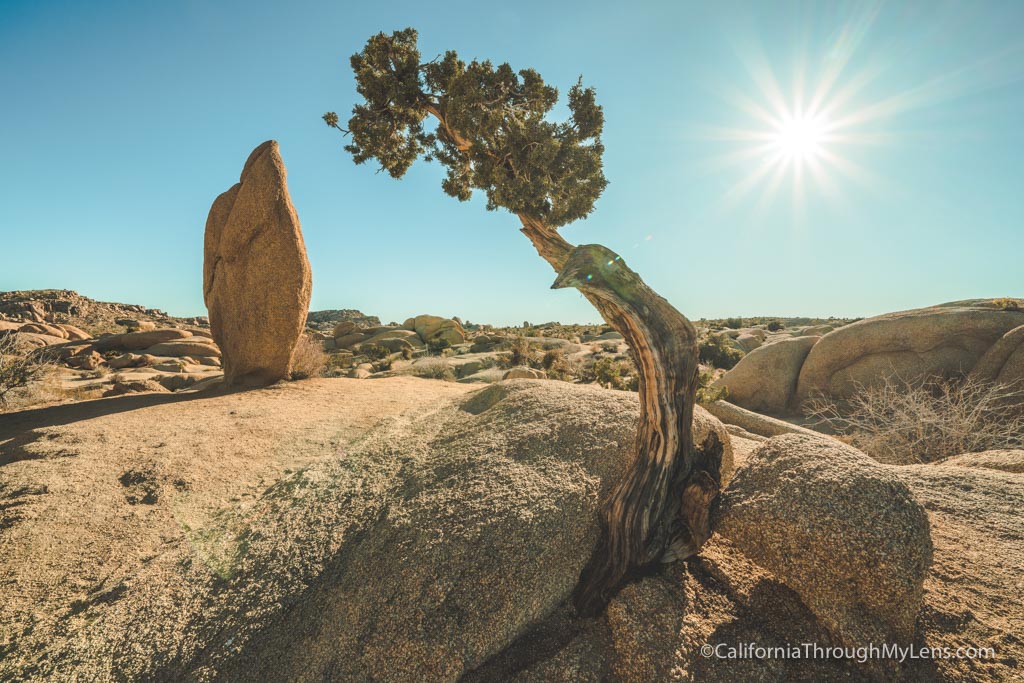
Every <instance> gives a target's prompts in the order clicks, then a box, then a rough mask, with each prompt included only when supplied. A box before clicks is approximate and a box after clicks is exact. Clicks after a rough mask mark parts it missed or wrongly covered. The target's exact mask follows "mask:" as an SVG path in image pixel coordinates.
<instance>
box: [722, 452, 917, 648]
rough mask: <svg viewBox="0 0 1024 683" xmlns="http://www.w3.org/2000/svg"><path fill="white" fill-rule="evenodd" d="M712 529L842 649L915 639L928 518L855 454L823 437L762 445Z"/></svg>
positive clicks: (902, 488) (887, 473)
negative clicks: (788, 593) (794, 598)
mask: <svg viewBox="0 0 1024 683" xmlns="http://www.w3.org/2000/svg"><path fill="white" fill-rule="evenodd" d="M715 530H716V532H717V533H719V534H720V535H721V536H722V537H724V538H725V539H727V540H729V541H731V542H732V543H733V544H735V546H736V547H737V548H739V549H740V550H741V551H742V552H743V553H744V554H745V555H746V556H747V557H749V558H750V559H751V560H753V561H754V562H755V563H757V564H758V565H760V566H762V567H764V568H765V569H767V570H769V571H770V572H772V573H773V574H775V575H776V576H777V577H778V578H779V580H781V581H782V583H784V584H786V585H787V586H789V587H790V588H792V589H793V590H794V591H796V593H797V594H798V595H799V596H800V597H801V599H802V600H803V602H804V603H805V604H806V605H807V606H808V607H809V608H810V609H811V611H812V612H813V613H814V614H815V615H816V616H817V618H818V619H819V620H820V622H821V623H822V625H823V626H825V628H827V629H828V630H829V631H830V632H831V633H832V634H833V636H835V637H836V638H837V639H838V641H839V642H840V643H843V644H845V645H847V646H850V647H858V646H863V645H865V644H867V643H903V644H907V643H909V642H910V640H911V638H912V637H913V634H914V626H915V621H916V619H917V614H918V612H919V611H920V609H921V604H922V596H923V590H924V588H923V587H924V580H925V577H926V576H927V574H928V569H929V566H930V564H931V560H932V542H931V537H930V535H929V526H928V516H927V514H926V513H925V511H924V508H922V507H921V505H920V504H919V503H918V502H917V501H916V500H915V499H914V497H913V496H912V495H911V492H910V491H909V490H908V488H907V487H906V485H905V484H904V483H903V482H901V481H900V480H899V479H898V478H897V477H896V475H895V473H894V472H893V471H892V470H891V469H887V468H886V467H885V466H883V465H879V464H878V463H876V462H875V461H873V460H872V459H871V458H869V457H868V456H866V455H864V454H863V453H861V452H860V451H858V450H856V449H854V448H852V447H850V446H846V445H845V444H842V443H840V442H838V441H836V440H834V439H830V438H828V437H809V436H805V435H800V434H790V435H785V436H779V437H775V438H773V439H771V440H769V441H767V442H766V443H765V444H764V445H763V446H761V447H760V448H759V449H758V450H757V451H755V452H754V453H753V454H752V455H751V456H750V458H749V459H748V460H747V462H746V463H745V464H744V465H743V466H742V467H740V468H739V470H738V471H737V472H736V476H735V477H734V478H733V481H732V484H731V485H730V486H729V488H728V489H727V490H726V491H725V492H724V493H723V494H722V503H721V507H720V508H719V516H718V518H717V520H716V526H715ZM882 568H884V571H880V569H882Z"/></svg>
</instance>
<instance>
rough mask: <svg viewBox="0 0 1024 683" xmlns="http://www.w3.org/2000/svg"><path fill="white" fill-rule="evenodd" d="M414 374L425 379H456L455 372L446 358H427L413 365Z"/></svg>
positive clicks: (452, 380) (449, 380)
mask: <svg viewBox="0 0 1024 683" xmlns="http://www.w3.org/2000/svg"><path fill="white" fill-rule="evenodd" d="M412 374H414V375H416V376H417V377H423V378H425V379H443V380H445V381H447V382H454V381H455V372H453V371H452V368H451V365H449V364H448V361H446V360H445V359H444V358H425V359H423V360H422V361H420V362H419V363H416V364H415V365H413V366H412Z"/></svg>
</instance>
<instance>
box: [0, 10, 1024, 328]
mask: <svg viewBox="0 0 1024 683" xmlns="http://www.w3.org/2000/svg"><path fill="white" fill-rule="evenodd" d="M1022 25H1024V3H1019V2H1004V3H996V2H967V3H940V2H932V1H929V2H919V3H914V2H900V3H890V4H875V3H850V4H845V3H835V2H830V3H820V4H815V3H785V2H751V3H718V2H715V3H711V2H708V3H688V2H678V1H672V2H639V3H624V2H607V3H602V2H579V3H573V2H551V1H550V0H548V1H547V2H532V1H528V2H517V3H497V2H494V3H491V2H458V1H453V2H447V3H444V4H443V6H442V5H438V4H437V3H422V2H417V3H413V2H402V1H395V2H388V3H366V2H362V3H349V2H307V1H303V0H299V1H295V2H288V3H284V2H265V1H261V0H246V1H244V2H235V1H228V2H216V1H212V0H194V1H187V2H174V1H168V2H163V3H150V2H137V1H136V2H102V1H99V0H98V1H96V2H88V3H85V2H58V1H51V2H28V1H24V2H22V1H19V0H0V92H2V93H3V105H2V106H0V129H2V130H3V131H4V145H3V148H4V152H5V154H4V160H3V162H2V163H0V188H2V189H0V238H2V242H0V243H2V256H0V290H9V289H37V288H69V289H76V290H78V291H79V292H81V293H83V294H85V295H87V296H91V297H93V298H97V299H103V300H115V301H125V302H131V303H142V304H145V305H147V306H154V307H159V308H163V309H165V310H168V311H170V312H171V313H173V314H178V315H194V314H201V313H203V312H204V307H203V302H202V241H203V229H204V225H205V221H206V215H207V212H208V211H209V206H210V204H211V202H212V201H213V199H214V198H215V197H216V196H217V195H218V194H219V193H220V192H222V191H224V190H225V189H227V188H228V187H229V186H230V185H231V184H233V183H234V182H236V181H237V177H238V174H239V172H240V170H241V166H242V163H243V162H244V161H245V158H246V156H247V155H248V153H249V151H251V149H252V148H253V147H255V146H256V145H258V144H259V143H260V142H262V141H264V140H266V139H270V138H273V139H276V140H278V141H279V142H280V144H281V150H282V154H283V156H284V160H285V163H286V164H287V166H288V170H289V185H290V190H291V194H292V199H293V201H294V203H295V206H296V208H297V210H298V213H299V218H300V220H301V222H302V227H303V231H304V234H305V239H306V246H307V249H308V251H309V255H310V261H311V263H312V267H313V281H314V289H313V302H312V307H313V308H314V309H322V308H358V309H360V310H362V311H364V312H366V313H371V314H376V315H379V316H380V317H381V318H382V319H384V320H385V321H388V320H399V321H400V320H402V319H404V318H405V317H407V316H410V315H415V314H419V313H435V314H441V315H459V316H461V317H462V318H463V319H469V320H472V321H480V322H493V323H519V322H521V321H522V320H524V319H527V320H531V321H533V322H541V321H547V320H561V321H564V322H582V321H595V320H597V319H598V317H597V315H596V313H595V312H594V311H593V310H592V309H591V308H590V307H589V305H588V304H587V303H586V301H585V300H583V299H582V298H581V297H580V296H579V294H578V293H576V292H574V291H572V290H558V291H552V290H550V289H548V287H549V285H550V283H551V282H552V281H553V279H554V274H553V272H552V271H551V270H550V267H549V266H548V265H547V264H546V263H545V262H543V261H542V260H541V259H540V258H539V257H538V256H537V255H536V254H535V252H534V251H533V249H532V247H531V246H530V244H529V242H528V241H527V240H526V238H525V237H523V236H522V235H521V234H520V233H519V232H518V230H517V225H518V222H517V220H516V219H515V217H513V216H511V215H509V214H507V213H504V212H487V211H486V210H485V208H484V202H483V200H482V199H481V198H474V200H472V201H471V202H468V203H459V202H457V201H456V200H454V199H451V198H449V197H447V196H445V195H444V194H443V193H442V192H441V190H440V187H439V184H440V179H441V170H440V168H439V167H438V166H437V165H436V164H423V163H418V164H417V165H416V166H414V168H413V169H412V170H411V171H410V172H409V174H408V175H407V176H406V178H404V179H403V180H401V181H395V180H393V179H391V178H390V177H388V176H387V175H385V174H377V173H374V169H373V168H371V167H370V166H368V165H364V166H355V165H354V164H353V163H352V161H351V159H350V158H349V156H348V155H347V153H345V152H344V151H343V149H342V144H343V140H342V139H341V137H340V136H339V135H338V134H337V133H336V132H335V131H331V130H329V129H328V128H327V127H326V126H324V124H323V122H322V121H321V120H320V116H321V115H322V114H323V113H324V112H325V111H328V110H334V111H337V112H338V113H339V114H340V115H341V116H342V119H343V120H345V119H347V116H348V113H349V111H350V109H351V107H352V105H353V104H354V103H355V101H356V93H355V89H354V82H353V79H352V75H351V71H350V69H349V67H348V57H349V56H350V55H351V54H352V53H353V52H356V51H358V50H359V49H360V48H361V47H362V45H363V44H364V43H365V40H366V38H367V37H369V36H370V35H371V34H373V33H376V32H378V31H388V32H390V31H392V30H395V29H399V28H404V27H406V26H413V27H415V28H417V29H418V30H419V32H420V47H421V51H422V52H423V54H424V56H425V57H427V58H429V57H433V56H435V55H437V54H439V53H441V52H442V51H444V50H446V49H455V50H457V51H458V52H459V54H460V56H462V57H463V58H466V59H469V58H473V57H478V58H482V59H483V58H488V59H491V60H492V61H495V62H499V61H508V62H509V63H510V64H511V65H512V66H513V67H515V68H524V67H533V68H535V69H537V70H538V71H539V72H540V73H541V74H542V75H543V76H544V77H545V78H546V79H547V80H548V82H550V83H552V84H554V85H556V86H558V87H559V88H560V89H561V91H562V92H563V93H564V92H565V90H566V89H567V88H568V86H570V85H571V84H572V83H573V82H575V80H576V78H577V76H578V75H580V74H582V75H583V77H584V81H585V82H586V83H587V84H590V85H593V86H595V87H596V88H597V92H598V101H599V102H600V103H601V104H602V105H603V106H604V108H605V115H606V128H605V135H604V142H605V146H606V149H607V151H606V155H605V171H606V174H607V176H608V179H609V181H610V185H609V187H608V189H607V190H606V191H605V194H604V195H603V196H602V198H601V199H600V200H599V201H598V203H597V207H596V211H595V212H594V214H593V215H592V216H591V217H590V218H589V219H588V220H586V221H580V222H578V223H575V224H573V225H569V226H566V227H564V228H563V229H562V233H563V235H565V237H566V238H567V239H569V240H570V241H572V242H577V243H591V242H597V243H602V244H605V245H606V246H608V247H609V248H612V249H614V250H616V251H618V252H619V253H620V254H622V256H623V258H624V259H625V260H626V261H627V263H629V264H630V266H631V267H633V268H634V269H635V270H637V271H638V272H640V273H641V275H643V276H644V278H645V279H646V280H647V281H648V282H649V283H650V284H651V285H652V286H653V287H654V288H655V289H656V290H657V291H658V292H660V293H661V294H662V295H664V296H665V297H666V298H667V299H669V301H671V302H672V303H673V304H675V305H676V307H677V308H679V309H680V310H681V311H682V312H683V313H685V314H686V315H688V316H690V317H691V318H700V317H720V316H727V315H813V316H828V315H836V316H862V315H872V314H877V313H882V312H886V311H891V310H900V309H905V308H911V307H917V306H922V305H928V304H932V303H939V302H943V301H949V300H955V299H963V298H974V297H994V296H1007V295H1015V296H1024V269H1022V267H1021V262H1022V256H1024V165H1022V161H1021V160H1022V158H1024V126H1022V125H1021V121H1024V37H1022V35H1021V33H1020V27H1021V26H1022ZM801 74H802V76H801ZM833 76H834V78H832V79H831V81H829V78H830V77H833ZM823 81H826V82H831V83H832V86H831V87H830V88H828V89H826V91H825V96H824V97H823V98H822V102H823V104H822V106H823V107H829V106H831V109H829V110H828V117H827V118H822V119H820V120H819V119H815V120H816V121H817V123H816V124H815V125H816V126H818V128H819V129H820V128H821V126H823V125H825V126H834V125H838V123H840V122H842V123H843V126H842V127H840V128H836V129H835V131H834V134H832V133H830V136H829V138H828V139H826V138H824V137H823V138H821V139H817V140H816V141H815V145H816V146H815V150H816V151H815V153H814V154H811V155H809V157H808V158H806V159H805V158H804V157H801V159H804V160H803V161H795V160H794V159H793V158H792V157H789V165H788V166H785V167H781V168H782V170H781V171H778V172H776V171H775V170H773V169H775V168H780V167H771V166H770V162H771V160H772V159H773V158H777V157H773V156H772V155H773V154H774V152H761V151H759V150H760V147H759V146H761V145H766V144H767V145H769V146H770V145H771V144H773V143H772V140H773V136H777V135H778V133H777V132H773V131H774V129H773V128H772V126H771V125H770V123H769V122H768V121H763V120H761V119H759V118H758V116H757V112H758V111H762V110H768V111H769V112H771V111H773V109H772V107H773V103H776V104H777V103H783V104H784V105H785V108H787V109H789V110H790V111H791V112H792V111H795V106H796V102H797V101H798V100H801V99H802V101H804V103H805V104H807V103H809V101H810V100H811V99H813V94H814V93H815V92H818V85H820V84H821V83H822V82H823ZM801 83H802V84H803V85H802V87H801ZM801 92H802V93H803V97H802V98H801V97H800V95H799V93H801ZM773 93H774V99H773ZM823 121H824V122H825V123H822V122H823ZM819 134H820V133H816V135H819ZM766 140H767V143H766ZM779 144H781V143H779ZM819 151H820V152H821V154H820V155H819V154H818V152H819ZM811 162H815V163H816V165H817V166H818V167H819V171H817V172H816V173H812V171H811V166H812V165H814V164H812V163H811ZM762 168H766V169H768V170H769V172H766V173H764V174H761V175H760V176H759V170H760V169H762ZM798 168H799V169H802V170H801V173H800V174H799V176H800V177H799V179H798V174H797V169H798ZM752 178H753V179H752ZM797 188H801V190H800V193H799V194H798V193H797Z"/></svg>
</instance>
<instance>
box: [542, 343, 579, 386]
mask: <svg viewBox="0 0 1024 683" xmlns="http://www.w3.org/2000/svg"><path fill="white" fill-rule="evenodd" d="M541 366H542V367H543V368H544V370H545V372H547V374H548V377H549V378H551V379H558V380H562V381H563V382H565V381H571V380H573V379H575V378H576V375H577V374H578V371H579V368H578V365H577V364H574V363H573V362H572V361H571V360H569V357H568V356H567V355H566V354H565V351H564V350H563V349H551V350H550V351H548V352H546V353H545V354H544V357H543V358H542V359H541Z"/></svg>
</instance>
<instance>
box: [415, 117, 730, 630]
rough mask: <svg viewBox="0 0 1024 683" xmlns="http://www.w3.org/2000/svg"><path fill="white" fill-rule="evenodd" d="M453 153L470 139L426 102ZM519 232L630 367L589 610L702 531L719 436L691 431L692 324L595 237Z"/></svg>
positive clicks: (586, 603)
mask: <svg viewBox="0 0 1024 683" xmlns="http://www.w3.org/2000/svg"><path fill="white" fill-rule="evenodd" d="M426 111H427V113H429V114H431V115H433V116H434V117H436V118H437V120H438V122H439V124H440V127H441V129H442V130H443V131H445V132H446V133H447V134H448V135H449V136H450V137H451V139H452V140H453V141H455V143H456V146H457V147H458V148H459V149H460V150H461V151H463V152H466V151H468V150H469V149H470V148H471V146H472V142H471V141H470V140H468V139H466V138H465V137H463V136H462V135H460V134H459V133H458V131H454V130H452V129H451V128H450V127H449V126H448V123H447V121H446V119H445V117H444V116H443V115H442V112H441V111H439V110H438V108H436V107H432V106H428V107H426ZM519 220H520V222H521V223H522V225H523V227H522V232H523V234H525V235H526V236H527V237H528V238H529V239H530V242H532V243H533V246H534V248H535V249H536V250H537V253H538V254H540V256H541V257H542V258H543V259H544V260H546V261H547V262H548V263H550V264H551V267H552V268H554V269H555V271H556V272H557V273H558V277H557V278H556V280H555V283H554V284H553V285H552V287H553V288H562V287H575V288H577V289H578V290H580V292H581V293H582V294H583V295H584V296H585V297H586V298H587V300H588V301H590V303H591V304H593V306H594V307H595V308H596V309H597V310H598V312H599V313H600V314H601V317H603V318H604V319H605V321H607V322H608V324H610V325H611V326H612V327H613V328H615V330H617V331H618V332H619V333H620V334H622V336H623V337H624V338H625V339H626V342H627V343H628V344H629V348H630V353H631V354H632V356H633V360H634V362H635V363H636V366H637V368H638V370H639V372H640V423H639V427H638V429H637V436H636V441H635V444H634V448H633V451H634V456H633V459H632V461H631V462H630V465H629V468H628V469H627V470H626V473H625V475H624V476H623V478H622V480H621V481H620V482H618V483H617V485H616V486H615V489H614V490H613V492H612V494H611V496H610V497H609V499H608V501H607V502H606V504H605V506H604V509H603V512H602V515H603V523H604V535H603V541H602V545H601V547H599V548H598V549H597V550H596V552H595V553H594V556H593V557H592V559H591V561H590V564H589V565H588V567H587V569H586V570H585V571H584V574H583V576H582V577H581V580H580V585H579V587H578V590H577V598H576V603H577V608H578V609H579V610H580V611H581V612H583V613H595V612H598V611H600V610H601V609H603V608H604V606H605V605H606V604H607V601H608V600H609V599H610V598H611V597H612V594H613V591H614V590H615V589H616V588H617V587H618V586H619V585H620V584H621V583H622V581H623V580H624V579H625V578H627V577H628V576H629V575H630V574H633V573H636V572H639V571H642V570H644V569H646V568H647V567H649V566H651V565H652V564H654V563H656V562H668V561H673V560H681V559H685V558H687V557H690V556H691V555H694V554H696V553H697V551H698V550H699V549H700V547H701V546H702V545H703V544H704V542H705V541H706V540H707V539H708V538H709V537H710V535H711V529H710V526H709V521H708V520H709V517H710V507H711V504H712V502H713V501H714V499H715V497H716V496H717V495H718V491H719V488H720V485H721V480H720V469H721V458H722V444H721V443H719V442H718V440H717V437H714V436H713V435H712V436H711V437H709V440H708V442H706V443H705V444H702V447H701V448H700V449H699V450H698V449H695V448H694V444H693V437H692V431H691V429H692V422H693V407H694V404H695V403H696V393H697V363H698V352H697V333H696V330H695V329H694V327H693V325H692V324H691V323H690V321H689V320H687V319H686V317H685V316H683V315H682V314H681V313H680V312H679V311H677V310H676V309H675V308H674V307H673V306H672V305H671V304H669V303H668V302H667V301H666V300H665V299H664V298H662V297H661V296H659V295H658V294H657V293H656V292H654V290H652V289H651V288H650V287H648V286H647V284H646V283H645V282H644V281H643V280H642V279H641V278H640V276H639V275H637V274H636V273H635V272H633V271H632V270H630V269H629V268H628V267H627V266H626V264H625V263H624V262H623V261H622V259H621V258H620V257H619V256H618V255H617V254H615V253H613V252H611V251H610V250H608V249H607V248H605V247H602V246H601V245H597V244H587V245H582V246H578V247H576V246H573V245H572V244H570V243H569V242H567V241H566V240H565V239H564V238H563V237H562V236H561V235H559V234H558V232H557V231H556V230H554V229H553V228H551V227H549V226H547V225H546V224H545V223H544V221H543V220H541V219H539V218H536V217H533V216H528V215H524V214H520V215H519Z"/></svg>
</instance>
